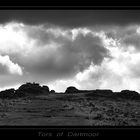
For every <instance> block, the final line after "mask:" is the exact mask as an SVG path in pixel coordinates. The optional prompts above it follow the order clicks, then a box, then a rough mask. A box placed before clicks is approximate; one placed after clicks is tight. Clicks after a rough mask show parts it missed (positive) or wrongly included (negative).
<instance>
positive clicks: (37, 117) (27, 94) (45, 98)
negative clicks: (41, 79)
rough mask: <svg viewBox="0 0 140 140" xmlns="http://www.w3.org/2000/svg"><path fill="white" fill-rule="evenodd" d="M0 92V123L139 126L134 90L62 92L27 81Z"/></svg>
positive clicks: (139, 109)
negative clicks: (16, 88)
mask: <svg viewBox="0 0 140 140" xmlns="http://www.w3.org/2000/svg"><path fill="white" fill-rule="evenodd" d="M19 93H20V94H19ZM0 94H1V95H0V96H1V97H0V125H1V126H4V125H6V126H9V125H14V126H15V125H26V126H28V125H45V126H50V125H51V126H52V125H53V126H57V125H59V126H69V125H73V126H140V96H139V94H138V93H137V92H134V91H128V90H124V91H122V92H118V93H115V92H112V91H111V90H92V91H86V90H85V91H80V90H77V89H76V88H74V87H69V88H67V90H66V91H65V93H55V91H54V90H52V91H49V88H48V87H47V86H42V87H41V86H40V85H38V84H35V83H33V84H31V83H27V84H24V85H22V86H21V87H19V89H18V90H14V89H12V90H10V92H9V90H6V91H2V92H1V93H0Z"/></svg>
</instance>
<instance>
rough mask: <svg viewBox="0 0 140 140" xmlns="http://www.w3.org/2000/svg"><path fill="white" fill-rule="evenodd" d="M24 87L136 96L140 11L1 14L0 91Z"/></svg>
mask: <svg viewBox="0 0 140 140" xmlns="http://www.w3.org/2000/svg"><path fill="white" fill-rule="evenodd" d="M25 82H39V83H40V84H45V85H48V86H49V87H50V88H51V89H55V90H57V91H64V90H65V89H66V87H68V86H76V87H77V88H79V89H100V88H101V89H112V90H114V91H120V90H122V89H130V90H136V91H138V92H140V11H138V10H11V11H10V10H1V11H0V90H3V89H5V88H10V87H15V88H16V87H18V86H19V85H21V84H23V83H25Z"/></svg>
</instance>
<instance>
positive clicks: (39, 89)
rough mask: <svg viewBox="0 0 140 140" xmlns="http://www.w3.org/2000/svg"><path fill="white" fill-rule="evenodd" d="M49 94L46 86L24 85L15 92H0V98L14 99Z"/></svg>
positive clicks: (9, 90) (13, 90)
mask: <svg viewBox="0 0 140 140" xmlns="http://www.w3.org/2000/svg"><path fill="white" fill-rule="evenodd" d="M41 94H49V87H48V86H40V85H39V84H38V83H26V84H23V85H21V86H20V87H19V88H18V89H17V90H15V89H8V90H4V91H1V92H0V98H16V97H24V96H36V95H41Z"/></svg>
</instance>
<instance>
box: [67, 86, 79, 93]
mask: <svg viewBox="0 0 140 140" xmlns="http://www.w3.org/2000/svg"><path fill="white" fill-rule="evenodd" d="M78 92H79V90H78V89H77V88H76V87H73V86H70V87H68V88H67V89H66V91H65V93H78Z"/></svg>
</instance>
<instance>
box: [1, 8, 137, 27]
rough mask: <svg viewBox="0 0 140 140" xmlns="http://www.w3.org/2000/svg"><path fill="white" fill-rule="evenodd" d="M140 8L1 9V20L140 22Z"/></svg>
mask: <svg viewBox="0 0 140 140" xmlns="http://www.w3.org/2000/svg"><path fill="white" fill-rule="evenodd" d="M139 14H140V10H94V9H93V10H1V11H0V17H1V18H0V22H1V23H4V22H8V21H11V20H16V21H22V22H24V23H26V24H34V25H36V24H42V23H51V24H56V25H59V26H63V27H65V26H66V27H77V26H91V25H100V24H101V25H105V24H115V25H116V24H117V25H126V24H134V23H140V19H139Z"/></svg>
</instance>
